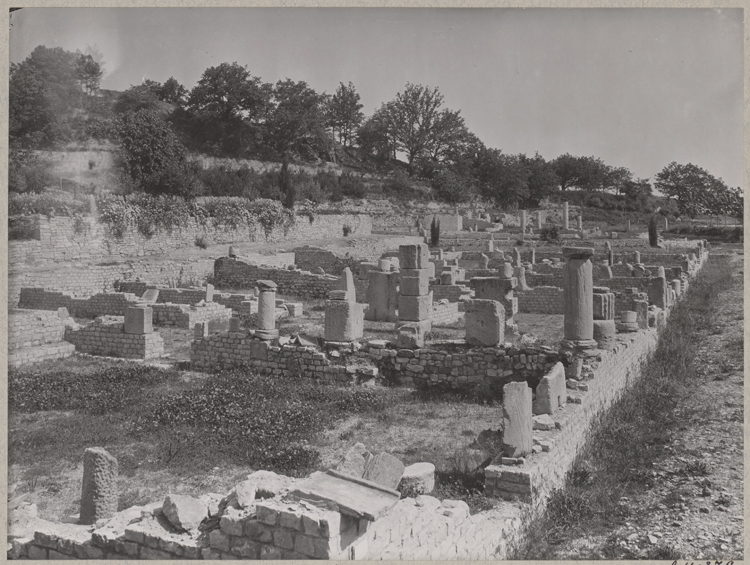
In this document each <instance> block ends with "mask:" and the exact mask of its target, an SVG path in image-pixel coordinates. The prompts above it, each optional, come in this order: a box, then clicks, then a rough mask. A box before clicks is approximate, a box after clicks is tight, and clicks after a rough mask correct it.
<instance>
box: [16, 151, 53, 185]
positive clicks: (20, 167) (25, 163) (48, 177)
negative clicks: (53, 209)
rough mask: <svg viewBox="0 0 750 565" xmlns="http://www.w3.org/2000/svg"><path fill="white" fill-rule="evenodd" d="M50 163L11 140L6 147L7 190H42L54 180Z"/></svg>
mask: <svg viewBox="0 0 750 565" xmlns="http://www.w3.org/2000/svg"><path fill="white" fill-rule="evenodd" d="M50 168H51V167H50V163H49V162H48V161H46V160H44V159H43V158H42V157H40V156H39V154H37V153H35V152H34V151H31V150H29V149H26V148H24V147H23V146H22V145H21V144H20V143H18V142H13V143H11V144H10V147H9V148H8V191H9V192H37V193H39V192H44V190H45V189H46V188H48V187H49V186H51V185H53V184H54V182H55V179H54V177H53V176H52V172H51V170H50Z"/></svg>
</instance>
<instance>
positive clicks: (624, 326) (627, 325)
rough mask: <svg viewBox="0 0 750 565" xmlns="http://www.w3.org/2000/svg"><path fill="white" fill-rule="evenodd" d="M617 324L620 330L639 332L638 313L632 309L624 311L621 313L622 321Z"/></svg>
mask: <svg viewBox="0 0 750 565" xmlns="http://www.w3.org/2000/svg"><path fill="white" fill-rule="evenodd" d="M615 326H616V327H617V331H618V332H637V331H638V327H639V326H638V321H637V314H636V313H635V312H633V311H630V310H626V311H624V312H622V313H621V314H620V321H619V322H618V323H616V324H615Z"/></svg>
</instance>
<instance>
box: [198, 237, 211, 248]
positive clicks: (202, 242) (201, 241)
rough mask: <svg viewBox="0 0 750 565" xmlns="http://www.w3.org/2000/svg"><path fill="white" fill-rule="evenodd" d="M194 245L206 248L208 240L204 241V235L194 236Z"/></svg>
mask: <svg viewBox="0 0 750 565" xmlns="http://www.w3.org/2000/svg"><path fill="white" fill-rule="evenodd" d="M195 246H196V247H200V248H201V249H206V248H207V247H208V242H207V241H206V238H205V236H202V235H197V236H195Z"/></svg>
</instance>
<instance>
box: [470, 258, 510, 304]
mask: <svg viewBox="0 0 750 565" xmlns="http://www.w3.org/2000/svg"><path fill="white" fill-rule="evenodd" d="M506 264H507V263H506ZM512 273H513V270H512V267H511V274H512ZM517 284H518V279H516V278H515V277H513V276H511V277H508V278H500V277H474V278H472V279H471V287H472V288H473V289H474V297H475V298H480V299H484V300H497V301H502V300H503V299H504V298H505V296H506V295H507V294H508V293H509V292H510V291H512V290H513V288H514V287H515V286H517Z"/></svg>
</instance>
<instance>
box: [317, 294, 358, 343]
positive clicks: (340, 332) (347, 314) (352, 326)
mask: <svg viewBox="0 0 750 565" xmlns="http://www.w3.org/2000/svg"><path fill="white" fill-rule="evenodd" d="M364 319H365V310H364V305H363V304H357V303H356V302H349V301H346V300H326V310H325V330H324V335H325V340H326V341H354V340H356V339H361V338H362V333H363V331H364Z"/></svg>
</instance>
